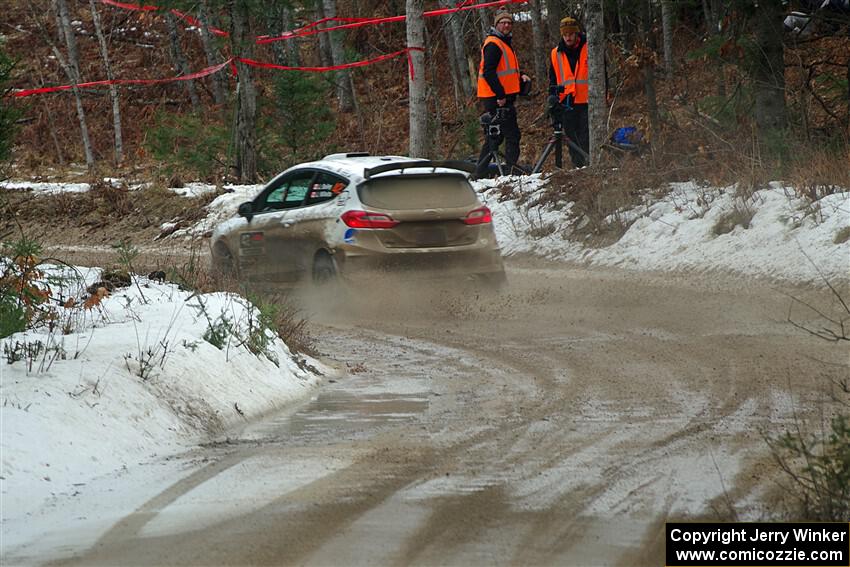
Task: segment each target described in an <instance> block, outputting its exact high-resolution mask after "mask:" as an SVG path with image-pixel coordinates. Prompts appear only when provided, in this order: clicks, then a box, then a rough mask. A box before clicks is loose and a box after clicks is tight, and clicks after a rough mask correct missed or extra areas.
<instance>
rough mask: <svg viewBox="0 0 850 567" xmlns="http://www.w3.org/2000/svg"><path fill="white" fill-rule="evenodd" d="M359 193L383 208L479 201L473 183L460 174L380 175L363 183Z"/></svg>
mask: <svg viewBox="0 0 850 567" xmlns="http://www.w3.org/2000/svg"><path fill="white" fill-rule="evenodd" d="M359 194H360V200H361V201H362V202H363V204H364V205H368V206H370V207H377V208H380V209H398V210H407V209H434V208H438V207H466V206H469V205H474V204H475V203H477V197H476V196H475V191H473V189H472V186H471V185H470V184H469V182H468V181H467V180H466V178H464V177H462V176H459V175H429V176H427V177H412V176H404V177H401V176H399V177H378V178H375V179H370V180H369V181H368V182H366V183H364V184H363V185H361V186H360V190H359Z"/></svg>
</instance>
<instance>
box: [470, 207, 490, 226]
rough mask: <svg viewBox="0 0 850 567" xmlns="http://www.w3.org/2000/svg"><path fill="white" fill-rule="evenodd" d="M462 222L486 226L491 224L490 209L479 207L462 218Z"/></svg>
mask: <svg viewBox="0 0 850 567" xmlns="http://www.w3.org/2000/svg"><path fill="white" fill-rule="evenodd" d="M463 222H464V223H465V224H487V223H490V222H493V215H492V214H491V213H490V209H488V208H487V207H481V208H480V209H475V210H474V211H469V214H468V215H466V216H465V217H464V219H463Z"/></svg>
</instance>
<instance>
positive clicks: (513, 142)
mask: <svg viewBox="0 0 850 567" xmlns="http://www.w3.org/2000/svg"><path fill="white" fill-rule="evenodd" d="M502 108H504V109H505V110H504V111H502V113H501V117H499V118H494V122H492V123H491V126H493V125H495V124H497V123H498V126H499V133H498V135H494V136H491V135H490V130H491V128H488V127H485V128H484V144H483V145H482V146H481V153H480V154H479V155H478V169H477V170H476V172H475V176H476V177H478V178H479V179H480V178H484V177H488V171H489V166H490V160H491V158H492V152H495V151H496V150H497V149H498V147H499V145H501V143H502V141H504V142H505V163H506V165H507V166H508V167H507V168H506V171H505V173H510V172H511V169H513V166H514V165H516V162H517V160H518V159H519V140H520V138H521V137H522V134H520V131H519V124H517V120H516V108H514V107H513V105H511V104H507V105H505V106H504V107H502Z"/></svg>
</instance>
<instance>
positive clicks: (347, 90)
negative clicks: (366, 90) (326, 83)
mask: <svg viewBox="0 0 850 567" xmlns="http://www.w3.org/2000/svg"><path fill="white" fill-rule="evenodd" d="M322 2H323V4H324V9H325V17H326V18H333V17H334V16H336V0H322ZM340 33H341V32H330V42H331V59H332V60H333V64H334V65H342V64H343V63H345V49H344V48H343V46H342V36H341V35H340ZM321 35H328V34H321ZM333 77H334V83H335V85H336V98H337V100H338V101H339V111H340V112H351V111H352V110H354V89H353V88H352V83H351V72H350V71H349V70H348V69H343V70H342V71H335V72H334V75H333Z"/></svg>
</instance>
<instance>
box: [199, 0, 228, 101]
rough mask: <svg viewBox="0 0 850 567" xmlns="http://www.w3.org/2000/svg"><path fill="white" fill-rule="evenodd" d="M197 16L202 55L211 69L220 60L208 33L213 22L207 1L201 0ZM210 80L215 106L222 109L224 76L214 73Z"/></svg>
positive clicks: (211, 37)
mask: <svg viewBox="0 0 850 567" xmlns="http://www.w3.org/2000/svg"><path fill="white" fill-rule="evenodd" d="M199 16H200V17H199V19H200V21H201V43H202V44H203V46H204V55H206V58H207V66H209V67H212V66H213V65H217V64H218V63H219V62H220V58H219V56H218V54H217V53H216V52H215V45H214V43H213V36H212V32H210V26H212V25H213V21H212V18H211V17H210V6H209V0H201V4H200V12H199ZM211 79H212V92H213V100H214V101H215V104H216V106H220V107H223V106H224V101H225V94H224V93H225V92H226V86H225V82H224V81H225V78H224V74H223V73H215V74H214V75H213V76H212V77H211Z"/></svg>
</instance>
